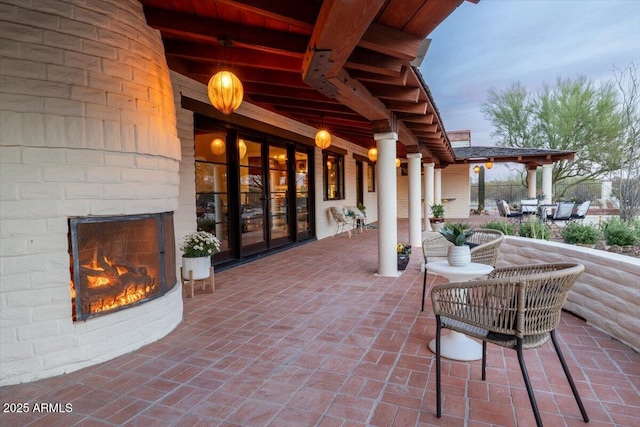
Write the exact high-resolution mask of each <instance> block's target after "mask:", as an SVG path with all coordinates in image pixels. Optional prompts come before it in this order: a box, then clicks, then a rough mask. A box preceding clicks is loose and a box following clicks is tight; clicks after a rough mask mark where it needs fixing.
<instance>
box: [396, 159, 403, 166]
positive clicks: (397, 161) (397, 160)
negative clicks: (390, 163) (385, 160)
mask: <svg viewBox="0 0 640 427" xmlns="http://www.w3.org/2000/svg"><path fill="white" fill-rule="evenodd" d="M401 164H402V162H401V161H400V159H399V158H397V157H396V167H397V168H399V167H400V165H401Z"/></svg>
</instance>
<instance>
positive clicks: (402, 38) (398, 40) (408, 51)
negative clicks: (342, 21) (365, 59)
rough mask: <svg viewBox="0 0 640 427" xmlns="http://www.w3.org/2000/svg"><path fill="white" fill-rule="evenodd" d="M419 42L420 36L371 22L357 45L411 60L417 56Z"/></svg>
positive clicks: (420, 40)
mask: <svg viewBox="0 0 640 427" xmlns="http://www.w3.org/2000/svg"><path fill="white" fill-rule="evenodd" d="M421 42H422V39H421V38H420V37H416V36H414V35H411V34H407V33H405V32H402V31H398V30H396V29H394V28H390V27H387V26H385V25H380V24H376V23H372V24H371V25H370V26H369V28H368V29H367V31H366V32H365V33H364V35H363V36H362V40H360V43H359V44H358V46H360V47H364V48H366V49H369V50H372V51H374V52H380V53H383V54H385V55H389V56H394V57H396V58H400V59H404V60H406V61H413V59H414V58H415V57H416V56H418V50H419V48H420V43H421Z"/></svg>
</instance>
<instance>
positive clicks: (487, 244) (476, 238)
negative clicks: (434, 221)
mask: <svg viewBox="0 0 640 427" xmlns="http://www.w3.org/2000/svg"><path fill="white" fill-rule="evenodd" d="M503 240H504V234H503V233H502V232H501V231H498V230H491V229H488V228H476V229H475V230H474V232H473V234H472V235H471V237H469V239H467V243H468V244H469V246H471V262H476V263H478V264H486V265H490V266H492V267H495V266H496V261H497V260H498V251H499V249H500V245H501V244H502V241H503ZM451 245H452V244H451V243H450V242H449V241H447V239H445V238H444V237H443V236H442V235H441V234H440V233H429V234H428V235H427V236H426V237H425V238H424V240H423V241H422V256H423V258H424V259H423V262H424V276H423V278H422V306H421V308H420V311H424V300H425V298H426V296H427V264H428V261H429V260H430V259H431V260H433V258H440V259H443V258H445V257H446V256H447V251H448V250H449V246H451Z"/></svg>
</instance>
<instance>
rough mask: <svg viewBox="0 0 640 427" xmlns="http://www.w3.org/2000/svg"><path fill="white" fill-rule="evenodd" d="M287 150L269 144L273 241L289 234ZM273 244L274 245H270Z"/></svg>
mask: <svg viewBox="0 0 640 427" xmlns="http://www.w3.org/2000/svg"><path fill="white" fill-rule="evenodd" d="M288 165H289V162H288V159H287V150H286V149H285V148H282V147H276V146H269V214H270V218H271V230H270V237H271V243H284V242H282V241H280V242H277V240H279V239H285V240H286V241H288V239H286V238H287V237H288V236H289V213H288V211H287V209H288V199H287V190H288V187H289V181H288V178H289V173H288V172H289V169H288ZM270 246H273V245H270Z"/></svg>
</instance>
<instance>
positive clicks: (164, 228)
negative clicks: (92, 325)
mask: <svg viewBox="0 0 640 427" xmlns="http://www.w3.org/2000/svg"><path fill="white" fill-rule="evenodd" d="M69 231H70V232H69V254H70V257H71V282H70V287H71V301H72V306H73V320H83V319H88V318H91V317H95V316H100V315H103V314H108V313H112V312H114V311H117V310H121V309H123V308H127V307H131V306H134V305H138V304H141V303H143V302H146V301H150V300H152V299H154V298H158V297H161V296H162V295H164V294H166V293H167V292H168V291H169V290H171V289H172V288H173V287H174V286H175V284H176V260H175V238H174V233H173V212H167V213H160V214H146V215H131V216H111V217H82V218H70V219H69Z"/></svg>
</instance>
